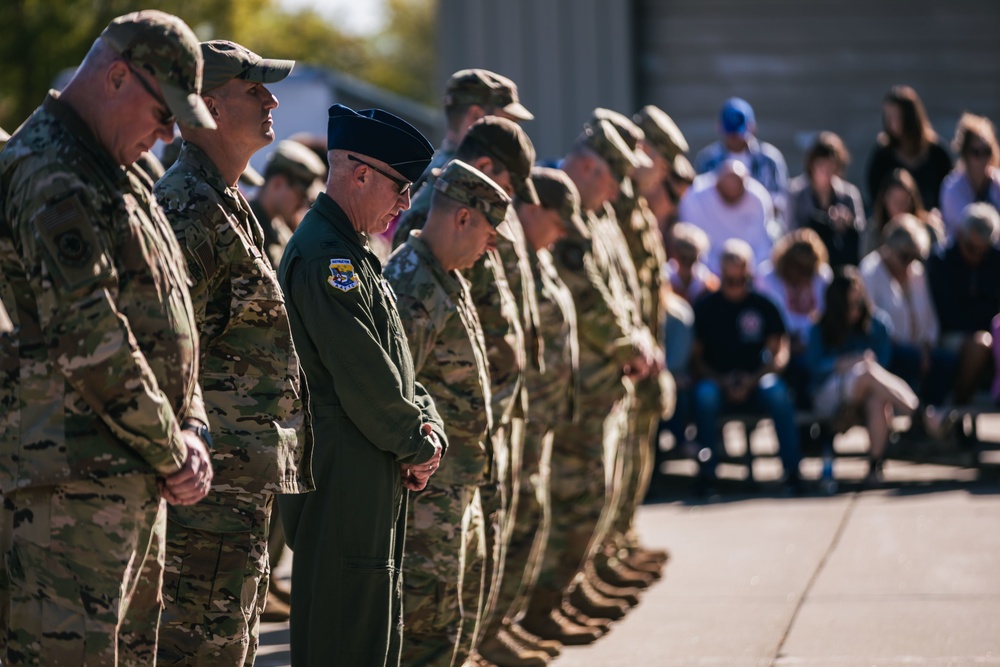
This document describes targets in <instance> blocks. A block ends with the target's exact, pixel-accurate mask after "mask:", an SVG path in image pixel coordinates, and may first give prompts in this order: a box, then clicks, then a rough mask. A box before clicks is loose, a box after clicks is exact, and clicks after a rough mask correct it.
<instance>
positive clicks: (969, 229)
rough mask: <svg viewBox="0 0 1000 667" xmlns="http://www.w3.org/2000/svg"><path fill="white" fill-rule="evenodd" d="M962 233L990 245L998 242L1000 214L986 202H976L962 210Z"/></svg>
mask: <svg viewBox="0 0 1000 667" xmlns="http://www.w3.org/2000/svg"><path fill="white" fill-rule="evenodd" d="M959 229H960V230H961V233H962V234H963V235H964V236H966V237H968V236H978V237H979V238H981V239H984V240H986V241H989V242H990V243H996V242H997V236H998V235H1000V213H997V210H996V209H995V208H993V207H992V206H991V205H990V204H987V203H986V202H975V203H973V204H969V205H968V206H966V207H965V208H964V209H962V224H961V227H960V228H959Z"/></svg>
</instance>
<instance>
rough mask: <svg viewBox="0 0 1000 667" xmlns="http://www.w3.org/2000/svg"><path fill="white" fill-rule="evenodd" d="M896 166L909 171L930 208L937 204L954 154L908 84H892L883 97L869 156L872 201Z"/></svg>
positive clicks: (922, 199) (869, 187)
mask: <svg viewBox="0 0 1000 667" xmlns="http://www.w3.org/2000/svg"><path fill="white" fill-rule="evenodd" d="M896 169H906V170H907V171H908V172H910V174H912V175H913V178H914V180H915V181H916V184H917V189H918V191H919V192H920V199H921V201H923V203H924V205H925V206H927V208H928V209H935V208H937V206H938V194H939V193H940V191H941V183H942V181H944V179H945V176H947V175H948V172H949V171H951V156H950V155H948V151H947V150H946V149H945V147H944V146H942V145H941V142H940V141H939V140H938V135H937V133H936V132H935V131H934V128H933V127H932V126H931V122H930V120H928V118H927V112H926V111H924V105H923V103H922V102H921V101H920V97H919V96H918V95H917V91H915V90H914V89H913V88H910V87H909V86H893V87H892V89H891V90H890V91H889V92H888V93H886V96H885V98H884V99H883V100H882V132H880V133H879V135H878V138H877V139H876V144H875V148H874V149H873V150H872V153H871V157H870V158H869V160H868V174H867V176H868V178H867V183H868V197H869V198H870V199H869V200H870V201H872V200H874V198H875V196H876V195H877V194H878V191H879V189H880V188H881V187H882V183H883V181H884V180H885V178H886V176H888V175H889V174H891V173H892V172H893V171H895V170H896ZM890 217H892V216H890Z"/></svg>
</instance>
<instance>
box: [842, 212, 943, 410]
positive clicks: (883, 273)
mask: <svg viewBox="0 0 1000 667" xmlns="http://www.w3.org/2000/svg"><path fill="white" fill-rule="evenodd" d="M929 249H930V237H929V235H928V234H927V231H926V228H925V226H924V225H923V224H922V223H921V222H920V220H918V219H917V218H916V217H915V216H912V215H910V214H908V213H904V214H901V215H897V216H896V217H895V218H893V219H892V220H890V221H889V223H888V224H887V225H886V226H885V229H884V230H883V243H882V245H881V246H880V247H878V248H877V249H875V250H873V251H872V252H871V253H869V254H868V255H867V256H865V258H864V259H862V260H861V265H860V266H859V270H860V272H861V279H862V281H864V283H865V288H866V289H867V290H868V293H869V294H870V295H871V299H872V302H873V303H874V304H875V306H876V307H877V308H879V309H880V310H882V311H884V312H885V314H886V315H888V318H889V320H890V321H891V323H892V326H891V328H890V330H889V337H890V339H891V341H892V355H891V359H892V361H891V363H890V365H889V370H890V372H892V373H894V374H895V375H898V376H900V377H901V378H903V379H904V380H906V381H907V382H908V383H909V384H910V386H911V387H913V389H914V391H916V392H917V393H918V394H919V395H920V398H921V399H922V401H923V402H924V404H925V405H941V404H942V403H943V402H944V400H945V398H946V397H947V394H948V392H949V391H950V390H951V387H952V384H953V383H954V374H955V364H956V359H955V355H954V354H952V353H950V352H948V351H947V350H944V349H938V345H937V343H938V336H939V334H940V326H939V323H938V317H937V313H936V312H935V310H934V304H933V301H932V299H931V294H930V289H929V288H928V286H927V279H926V277H925V274H924V265H923V263H922V260H923V259H924V258H926V257H927V253H928V252H929Z"/></svg>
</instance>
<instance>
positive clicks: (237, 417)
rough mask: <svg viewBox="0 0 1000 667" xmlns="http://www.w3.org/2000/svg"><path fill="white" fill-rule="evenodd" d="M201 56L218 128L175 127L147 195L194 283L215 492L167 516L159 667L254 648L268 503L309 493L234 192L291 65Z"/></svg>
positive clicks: (248, 234) (290, 397) (265, 283)
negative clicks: (174, 153)
mask: <svg viewBox="0 0 1000 667" xmlns="http://www.w3.org/2000/svg"><path fill="white" fill-rule="evenodd" d="M201 53H202V57H203V58H204V59H205V75H204V81H203V86H202V87H203V93H202V99H203V100H204V102H205V105H206V106H207V108H208V110H209V112H210V113H211V114H212V117H213V118H214V119H215V122H216V124H217V125H218V129H217V130H215V131H214V132H208V131H206V130H204V129H201V128H197V127H191V126H188V125H187V124H185V123H180V129H181V136H182V137H183V138H184V142H183V144H182V145H181V151H180V155H179V156H178V158H177V161H176V162H175V163H174V164H173V166H171V167H170V169H169V170H168V171H167V173H166V174H165V175H164V176H163V178H161V179H160V180H159V182H157V184H156V190H155V192H156V197H157V199H158V200H159V202H160V204H161V205H162V206H163V208H164V210H165V211H166V214H167V218H168V219H169V220H170V224H171V226H172V227H173V231H174V234H175V235H176V237H177V240H178V242H179V243H180V245H181V249H182V251H183V253H184V257H185V259H186V260H187V264H188V272H189V274H190V276H191V281H192V286H191V297H192V301H193V303H194V308H195V317H196V321H197V324H198V332H199V334H200V344H201V384H202V390H203V393H204V399H205V406H206V408H207V410H208V412H209V414H211V415H212V436H213V439H214V448H213V450H212V465H213V467H214V469H215V484H214V486H213V487H212V490H211V491H210V492H209V494H208V497H207V498H206V499H205V501H204V502H202V503H201V504H200V505H199V506H198V507H196V508H190V509H189V508H184V509H178V510H176V511H171V512H169V513H168V517H167V519H168V520H167V559H166V568H165V574H164V595H163V599H164V605H165V606H164V612H163V625H162V627H161V629H160V645H159V648H158V650H157V656H158V660H159V661H160V662H163V663H166V664H173V663H175V662H178V661H181V660H186V661H194V662H200V661H209V660H210V661H211V662H212V664H214V665H233V666H236V665H243V664H244V663H245V662H247V661H251V662H252V660H253V656H254V654H255V653H256V649H257V643H258V627H259V622H260V618H259V616H260V612H261V608H262V607H263V605H264V601H265V599H266V591H267V583H268V557H267V530H268V524H269V522H270V515H271V508H272V504H273V499H274V495H275V494H277V493H303V492H305V491H309V490H310V489H311V488H312V475H311V472H310V469H309V463H310V449H311V446H312V433H311V430H310V428H309V426H308V418H307V415H306V409H307V406H305V405H304V404H303V398H302V396H303V393H302V386H301V380H300V371H299V363H298V357H297V356H296V354H295V348H294V346H293V345H292V334H291V329H290V327H289V323H288V315H287V313H286V311H285V306H284V300H283V298H282V296H281V290H280V288H279V287H278V281H277V277H276V276H275V274H274V270H273V269H272V268H271V262H270V260H269V259H268V257H267V255H266V254H265V253H264V239H263V232H262V230H261V227H260V224H259V223H258V222H257V219H256V218H255V217H254V215H253V212H252V211H251V209H250V204H249V203H248V202H247V200H246V199H245V198H244V197H243V195H242V194H241V193H240V191H239V190H238V189H237V187H236V184H237V181H238V180H239V177H240V174H242V173H243V171H244V169H246V166H247V163H248V162H249V160H250V157H251V156H252V155H253V154H254V153H256V152H257V151H258V150H260V149H261V148H263V147H264V146H266V145H268V144H269V143H271V142H272V141H274V131H273V129H272V127H271V126H272V118H271V111H272V110H273V109H274V108H275V107H277V106H278V100H277V99H276V98H275V97H274V95H272V94H271V92H270V91H269V90H268V88H267V84H270V83H276V82H278V81H281V80H282V79H284V78H285V77H286V76H288V74H289V73H290V72H291V70H292V67H293V66H294V64H295V63H294V62H293V61H290V60H268V59H264V58H261V57H260V56H259V55H257V54H256V53H253V52H252V51H249V50H248V49H246V48H244V47H242V46H240V45H239V44H235V43H233V42H229V41H224V40H214V41H210V42H204V43H203V44H201Z"/></svg>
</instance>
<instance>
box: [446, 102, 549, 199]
mask: <svg viewBox="0 0 1000 667" xmlns="http://www.w3.org/2000/svg"><path fill="white" fill-rule="evenodd" d="M460 147H461V148H462V152H463V153H467V151H466V149H467V148H469V149H475V154H477V155H487V156H489V157H491V158H495V159H496V160H499V161H500V162H502V163H503V166H504V167H506V168H507V170H508V171H509V172H510V177H511V178H510V180H511V185H513V187H514V192H515V193H516V194H517V197H518V199H520V200H521V201H523V202H527V203H529V204H537V203H538V193H537V192H535V186H534V184H533V183H532V182H531V166H532V165H533V164H534V163H535V146H534V145H533V144H532V143H531V139H529V138H528V134H527V133H526V132H525V131H524V130H523V129H521V126H520V125H518V124H517V123H515V122H513V121H511V120H508V119H506V118H501V117H499V116H485V117H483V118H480V119H479V120H477V121H476V122H475V123H473V124H472V125H471V126H470V127H469V129H468V131H467V132H466V133H465V136H464V137H463V138H462V142H461V144H460Z"/></svg>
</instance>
